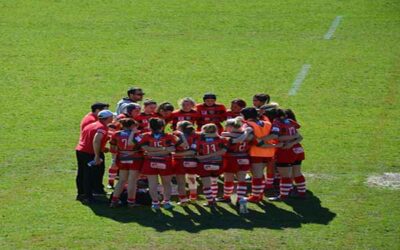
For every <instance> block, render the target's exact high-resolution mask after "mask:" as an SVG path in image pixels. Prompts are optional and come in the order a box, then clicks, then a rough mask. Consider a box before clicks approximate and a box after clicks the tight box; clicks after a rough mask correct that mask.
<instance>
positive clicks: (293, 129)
mask: <svg viewBox="0 0 400 250" xmlns="http://www.w3.org/2000/svg"><path fill="white" fill-rule="evenodd" d="M299 128H300V125H299V124H298V123H297V122H295V121H294V120H291V119H285V120H281V119H275V120H274V122H273V123H272V128H271V133H276V134H278V135H281V136H282V135H295V134H297V129H299Z"/></svg>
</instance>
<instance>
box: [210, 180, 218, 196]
mask: <svg viewBox="0 0 400 250" xmlns="http://www.w3.org/2000/svg"><path fill="white" fill-rule="evenodd" d="M211 191H212V195H213V197H214V199H215V198H217V195H218V177H215V176H213V177H211Z"/></svg>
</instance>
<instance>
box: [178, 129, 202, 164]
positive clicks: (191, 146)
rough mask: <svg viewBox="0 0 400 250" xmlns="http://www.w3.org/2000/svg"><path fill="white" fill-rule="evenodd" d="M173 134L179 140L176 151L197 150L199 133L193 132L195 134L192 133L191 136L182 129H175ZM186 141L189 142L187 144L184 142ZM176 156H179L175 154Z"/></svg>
mask: <svg viewBox="0 0 400 250" xmlns="http://www.w3.org/2000/svg"><path fill="white" fill-rule="evenodd" d="M173 134H174V135H175V136H176V137H177V138H178V140H179V141H178V143H177V146H176V152H184V151H187V150H193V151H196V148H197V144H196V142H197V140H198V134H196V133H193V134H190V135H189V136H185V135H184V134H183V133H182V132H180V131H174V133H173ZM184 141H186V142H187V145H186V144H184V143H183V142H184ZM184 145H185V146H184ZM175 157H178V158H179V156H175Z"/></svg>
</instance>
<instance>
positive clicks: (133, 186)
mask: <svg viewBox="0 0 400 250" xmlns="http://www.w3.org/2000/svg"><path fill="white" fill-rule="evenodd" d="M139 175H140V172H139V171H138V170H129V176H128V206H129V207H134V206H136V190H137V180H138V179H139Z"/></svg>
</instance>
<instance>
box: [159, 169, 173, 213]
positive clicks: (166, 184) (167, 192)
mask: <svg viewBox="0 0 400 250" xmlns="http://www.w3.org/2000/svg"><path fill="white" fill-rule="evenodd" d="M171 180H172V175H165V176H161V183H162V185H163V189H164V200H163V206H164V208H166V209H171V208H172V207H173V206H172V204H171V201H170V199H171V191H172V185H171Z"/></svg>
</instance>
